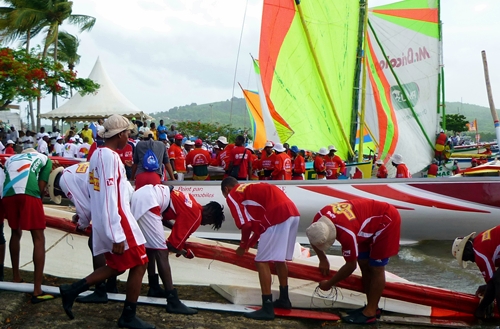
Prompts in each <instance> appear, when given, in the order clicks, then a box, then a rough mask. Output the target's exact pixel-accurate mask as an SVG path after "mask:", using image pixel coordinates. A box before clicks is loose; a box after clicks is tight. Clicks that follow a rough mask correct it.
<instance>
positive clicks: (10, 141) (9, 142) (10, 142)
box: [5, 139, 14, 145]
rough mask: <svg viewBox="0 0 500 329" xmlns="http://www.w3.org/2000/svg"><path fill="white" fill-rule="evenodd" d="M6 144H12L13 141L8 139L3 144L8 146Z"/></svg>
mask: <svg viewBox="0 0 500 329" xmlns="http://www.w3.org/2000/svg"><path fill="white" fill-rule="evenodd" d="M8 144H14V141H13V140H12V139H9V140H8V141H7V143H5V145H8Z"/></svg>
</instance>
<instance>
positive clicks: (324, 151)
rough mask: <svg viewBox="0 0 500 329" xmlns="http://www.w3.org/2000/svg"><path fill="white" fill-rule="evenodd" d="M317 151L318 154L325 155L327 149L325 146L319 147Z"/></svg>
mask: <svg viewBox="0 0 500 329" xmlns="http://www.w3.org/2000/svg"><path fill="white" fill-rule="evenodd" d="M318 153H319V154H320V155H327V154H328V150H327V149H326V147H322V148H320V149H319V151H318Z"/></svg>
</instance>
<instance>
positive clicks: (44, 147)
mask: <svg viewBox="0 0 500 329" xmlns="http://www.w3.org/2000/svg"><path fill="white" fill-rule="evenodd" d="M48 143H49V134H47V133H43V134H42V136H41V138H40V139H39V140H38V148H37V151H38V152H39V153H41V154H45V155H49V144H48Z"/></svg>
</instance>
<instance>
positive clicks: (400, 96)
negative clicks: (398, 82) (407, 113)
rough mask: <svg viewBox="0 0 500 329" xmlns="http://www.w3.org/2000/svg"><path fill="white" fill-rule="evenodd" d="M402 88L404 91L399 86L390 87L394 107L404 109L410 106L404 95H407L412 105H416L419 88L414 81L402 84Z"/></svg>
mask: <svg viewBox="0 0 500 329" xmlns="http://www.w3.org/2000/svg"><path fill="white" fill-rule="evenodd" d="M403 88H404V91H405V93H403V92H402V91H401V88H399V86H392V87H391V99H392V104H393V105H394V108H395V109H396V110H404V109H407V108H410V106H409V105H408V101H407V99H406V97H408V100H409V102H410V104H411V106H412V107H415V105H417V103H418V99H419V97H420V90H419V88H418V85H417V84H416V83H415V82H410V83H407V84H404V85H403ZM405 94H406V97H405Z"/></svg>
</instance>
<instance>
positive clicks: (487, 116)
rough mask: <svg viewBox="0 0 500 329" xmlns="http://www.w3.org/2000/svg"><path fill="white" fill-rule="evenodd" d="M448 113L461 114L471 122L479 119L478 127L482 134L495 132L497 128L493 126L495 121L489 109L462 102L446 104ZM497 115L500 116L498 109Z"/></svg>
mask: <svg viewBox="0 0 500 329" xmlns="http://www.w3.org/2000/svg"><path fill="white" fill-rule="evenodd" d="M446 113H447V114H457V113H460V114H462V115H464V116H465V117H466V118H467V120H469V121H473V120H474V119H477V126H478V128H479V132H480V133H494V132H495V127H494V126H493V119H492V118H491V111H490V108H489V107H484V106H479V105H474V104H467V103H460V102H446ZM497 114H498V115H499V116H500V111H499V110H498V109H497Z"/></svg>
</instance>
